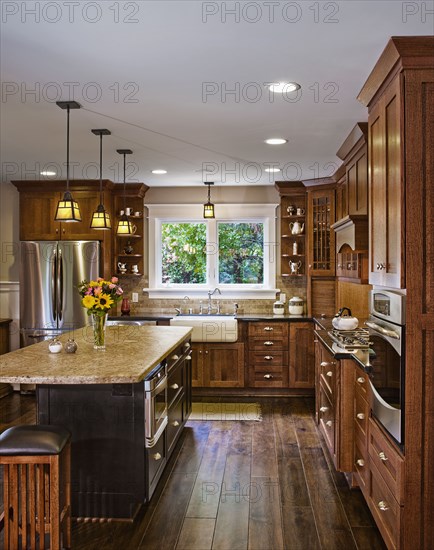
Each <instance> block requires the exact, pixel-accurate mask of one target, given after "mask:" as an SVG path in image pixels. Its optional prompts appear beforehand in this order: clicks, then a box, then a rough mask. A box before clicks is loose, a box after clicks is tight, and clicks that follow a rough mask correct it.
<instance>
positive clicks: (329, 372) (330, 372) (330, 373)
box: [326, 370, 333, 378]
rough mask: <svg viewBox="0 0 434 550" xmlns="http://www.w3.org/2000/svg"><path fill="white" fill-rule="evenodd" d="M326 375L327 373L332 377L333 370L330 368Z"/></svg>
mask: <svg viewBox="0 0 434 550" xmlns="http://www.w3.org/2000/svg"><path fill="white" fill-rule="evenodd" d="M326 375H327V376H328V377H329V378H331V377H332V376H333V371H331V370H329V371H328V372H327V373H326Z"/></svg>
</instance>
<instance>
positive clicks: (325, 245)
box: [308, 189, 335, 276]
mask: <svg viewBox="0 0 434 550" xmlns="http://www.w3.org/2000/svg"><path fill="white" fill-rule="evenodd" d="M334 221H335V191H334V189H327V190H326V189H324V190H315V191H309V192H308V231H309V234H308V240H309V274H310V275H311V276H312V275H313V276H333V275H334V274H335V237H334V231H332V230H331V229H330V226H331V225H332V224H333V223H334Z"/></svg>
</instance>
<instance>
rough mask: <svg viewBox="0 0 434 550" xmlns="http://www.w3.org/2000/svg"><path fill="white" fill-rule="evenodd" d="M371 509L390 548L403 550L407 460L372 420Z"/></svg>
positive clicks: (370, 447) (370, 456)
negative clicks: (405, 467) (405, 468)
mask: <svg viewBox="0 0 434 550" xmlns="http://www.w3.org/2000/svg"><path fill="white" fill-rule="evenodd" d="M368 453H369V486H368V497H367V501H368V505H369V508H370V510H371V512H372V515H373V516H374V519H375V521H376V523H377V526H378V528H379V530H380V532H381V534H382V536H383V538H384V540H385V542H386V544H387V547H388V548H401V547H402V542H401V537H402V517H403V512H404V508H403V504H404V501H403V498H404V460H403V458H402V456H401V455H400V453H399V452H398V451H397V450H396V448H395V447H394V446H393V445H392V443H391V442H390V441H389V439H388V438H387V437H386V435H385V434H384V433H383V432H382V430H381V429H380V428H379V426H378V425H377V423H376V422H375V420H373V419H372V418H371V419H370V420H369V439H368Z"/></svg>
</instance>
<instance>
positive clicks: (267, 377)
mask: <svg viewBox="0 0 434 550" xmlns="http://www.w3.org/2000/svg"><path fill="white" fill-rule="evenodd" d="M264 378H266V379H267V380H271V378H273V375H272V374H264Z"/></svg>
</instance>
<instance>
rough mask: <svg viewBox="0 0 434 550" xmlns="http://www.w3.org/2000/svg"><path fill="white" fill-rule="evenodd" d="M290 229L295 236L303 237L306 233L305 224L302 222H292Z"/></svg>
mask: <svg viewBox="0 0 434 550" xmlns="http://www.w3.org/2000/svg"><path fill="white" fill-rule="evenodd" d="M289 229H290V230H291V233H292V234H293V235H301V233H303V231H304V223H300V222H291V223H290V224H289Z"/></svg>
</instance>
